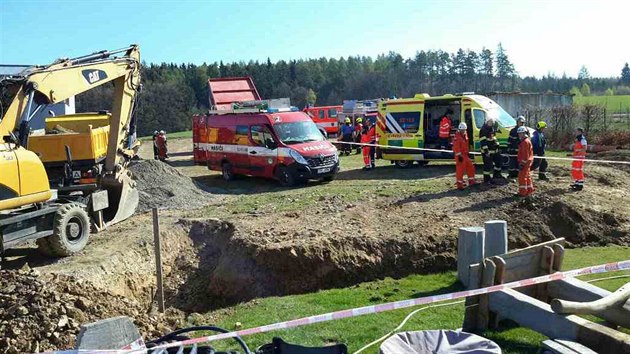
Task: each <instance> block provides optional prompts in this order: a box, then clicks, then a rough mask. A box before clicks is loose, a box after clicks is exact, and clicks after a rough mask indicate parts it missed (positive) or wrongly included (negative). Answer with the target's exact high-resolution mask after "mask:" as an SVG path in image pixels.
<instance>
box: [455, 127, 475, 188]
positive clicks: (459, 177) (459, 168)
mask: <svg viewBox="0 0 630 354" xmlns="http://www.w3.org/2000/svg"><path fill="white" fill-rule="evenodd" d="M458 128H459V129H458V131H457V133H456V134H455V138H454V139H453V153H454V154H455V155H454V156H455V179H456V184H457V189H464V187H465V186H466V182H464V172H466V174H467V175H468V185H470V186H472V185H473V184H475V183H477V181H475V166H474V165H473V163H472V161H471V160H470V157H469V156H468V152H469V146H468V134H467V133H466V131H467V129H468V127H467V126H466V123H464V122H462V123H460V124H459V127H458Z"/></svg>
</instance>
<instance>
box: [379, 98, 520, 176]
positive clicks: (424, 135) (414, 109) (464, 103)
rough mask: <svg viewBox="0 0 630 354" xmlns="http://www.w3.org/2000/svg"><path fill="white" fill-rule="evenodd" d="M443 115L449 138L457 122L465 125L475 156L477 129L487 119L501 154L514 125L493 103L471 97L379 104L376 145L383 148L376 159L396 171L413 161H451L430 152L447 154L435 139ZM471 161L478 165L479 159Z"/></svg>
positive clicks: (477, 156) (449, 155)
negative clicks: (448, 123)
mask: <svg viewBox="0 0 630 354" xmlns="http://www.w3.org/2000/svg"><path fill="white" fill-rule="evenodd" d="M451 112H452V113H451ZM447 113H449V115H450V118H451V120H452V131H451V135H453V134H454V133H455V130H456V129H457V126H458V125H459V123H460V122H466V124H467V126H468V138H469V141H470V151H477V152H479V150H480V149H479V129H481V127H482V126H483V124H485V122H486V120H487V119H490V118H492V119H493V120H494V122H495V128H496V132H497V133H496V136H497V139H498V140H499V142H500V144H501V150H502V151H503V150H505V149H506V148H507V140H508V135H509V132H510V129H512V128H513V127H514V126H515V125H516V121H515V120H514V118H513V117H512V116H511V115H510V114H509V113H507V112H506V111H505V110H504V109H503V108H501V106H499V105H498V104H497V103H496V102H494V101H493V100H491V99H490V98H488V97H485V96H481V95H475V94H472V93H471V94H468V93H464V94H456V95H451V94H447V95H444V96H436V97H431V96H429V95H428V94H426V93H424V94H417V95H415V96H414V97H413V98H401V99H391V100H383V101H380V102H379V105H378V118H377V122H376V132H377V136H378V142H379V145H384V146H386V147H381V148H379V155H380V156H381V158H383V159H385V160H390V161H392V163H395V164H396V165H397V166H398V167H407V166H410V165H411V164H413V162H414V161H417V162H418V164H420V165H425V164H427V163H428V161H431V160H449V161H453V154H452V153H448V152H441V151H432V150H442V149H448V150H450V145H449V146H445V144H444V141H443V140H441V139H440V138H439V129H440V120H441V119H442V117H443V116H444V115H445V114H447ZM408 148H424V149H428V150H411V149H408ZM475 160H476V161H477V162H480V161H481V158H480V157H479V155H476V156H475ZM506 163H507V161H506Z"/></svg>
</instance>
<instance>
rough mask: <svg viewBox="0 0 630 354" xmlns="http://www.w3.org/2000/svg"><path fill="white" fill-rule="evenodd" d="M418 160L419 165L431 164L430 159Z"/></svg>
mask: <svg viewBox="0 0 630 354" xmlns="http://www.w3.org/2000/svg"><path fill="white" fill-rule="evenodd" d="M417 162H418V166H426V165H428V164H429V161H417Z"/></svg>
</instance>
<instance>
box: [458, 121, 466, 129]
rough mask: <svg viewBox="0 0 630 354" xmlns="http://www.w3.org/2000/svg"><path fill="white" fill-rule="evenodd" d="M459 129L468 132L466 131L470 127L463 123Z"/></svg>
mask: <svg viewBox="0 0 630 354" xmlns="http://www.w3.org/2000/svg"><path fill="white" fill-rule="evenodd" d="M458 128H459V130H466V129H468V126H467V125H466V123H464V122H461V123H459V127H458Z"/></svg>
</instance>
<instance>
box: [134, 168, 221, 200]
mask: <svg viewBox="0 0 630 354" xmlns="http://www.w3.org/2000/svg"><path fill="white" fill-rule="evenodd" d="M129 169H130V170H131V172H132V173H133V179H134V180H135V181H136V185H137V188H138V192H139V194H140V203H139V204H138V211H139V212H145V211H148V210H151V208H160V209H195V208H200V207H203V206H205V205H207V204H208V202H209V201H210V199H211V195H210V194H209V193H208V192H207V191H206V190H204V188H203V186H202V185H200V184H198V183H196V182H195V181H193V180H192V179H190V177H187V176H185V175H183V174H182V173H181V172H179V171H178V170H177V169H175V168H174V167H171V166H170V165H168V164H166V163H164V162H161V161H159V160H141V161H139V162H135V163H133V164H131V165H130V166H129Z"/></svg>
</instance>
